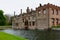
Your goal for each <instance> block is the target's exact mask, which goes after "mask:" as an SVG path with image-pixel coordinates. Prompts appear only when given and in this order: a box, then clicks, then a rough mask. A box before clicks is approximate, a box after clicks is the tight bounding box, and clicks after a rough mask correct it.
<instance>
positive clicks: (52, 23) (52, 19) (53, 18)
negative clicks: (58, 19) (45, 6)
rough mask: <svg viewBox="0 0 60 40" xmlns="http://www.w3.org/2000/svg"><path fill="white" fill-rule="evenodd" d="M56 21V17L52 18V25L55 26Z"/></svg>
mask: <svg viewBox="0 0 60 40" xmlns="http://www.w3.org/2000/svg"><path fill="white" fill-rule="evenodd" d="M54 21H55V19H54V18H52V25H53V26H54Z"/></svg>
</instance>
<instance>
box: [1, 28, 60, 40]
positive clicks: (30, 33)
mask: <svg viewBox="0 0 60 40" xmlns="http://www.w3.org/2000/svg"><path fill="white" fill-rule="evenodd" d="M1 31H3V32H6V33H9V34H13V35H17V36H20V37H23V38H26V39H28V40H60V31H40V30H11V29H10V30H1Z"/></svg>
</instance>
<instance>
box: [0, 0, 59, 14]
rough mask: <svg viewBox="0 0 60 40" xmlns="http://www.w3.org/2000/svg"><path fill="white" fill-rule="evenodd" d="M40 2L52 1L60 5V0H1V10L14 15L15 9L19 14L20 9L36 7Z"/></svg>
mask: <svg viewBox="0 0 60 40" xmlns="http://www.w3.org/2000/svg"><path fill="white" fill-rule="evenodd" d="M39 3H41V4H42V5H44V4H47V3H51V4H55V5H57V6H60V0H0V10H3V11H4V14H10V15H13V14H14V11H15V12H16V14H17V15H18V14H19V13H20V9H22V10H23V12H25V11H26V8H27V7H29V8H30V9H31V8H32V9H35V8H36V7H38V6H39Z"/></svg>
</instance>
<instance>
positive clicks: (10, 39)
mask: <svg viewBox="0 0 60 40" xmlns="http://www.w3.org/2000/svg"><path fill="white" fill-rule="evenodd" d="M0 40H26V39H25V38H21V37H18V36H14V35H11V34H7V33H4V32H0Z"/></svg>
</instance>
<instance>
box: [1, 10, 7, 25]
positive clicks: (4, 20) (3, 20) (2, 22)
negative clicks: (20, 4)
mask: <svg viewBox="0 0 60 40" xmlns="http://www.w3.org/2000/svg"><path fill="white" fill-rule="evenodd" d="M3 13H4V11H3V10H0V26H2V25H5V24H6V18H5V16H4V15H3Z"/></svg>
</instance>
